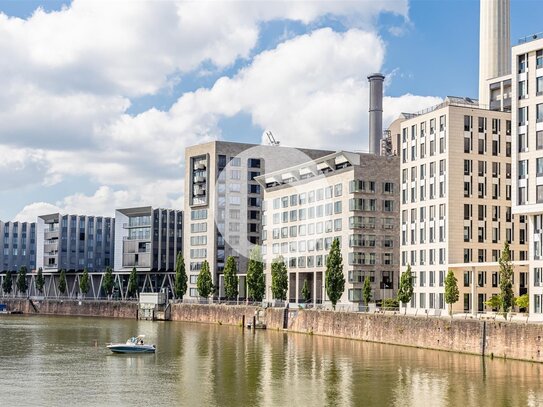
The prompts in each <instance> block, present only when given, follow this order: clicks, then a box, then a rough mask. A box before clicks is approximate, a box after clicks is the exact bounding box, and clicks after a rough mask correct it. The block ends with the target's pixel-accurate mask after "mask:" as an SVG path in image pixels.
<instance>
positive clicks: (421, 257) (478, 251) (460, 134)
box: [399, 98, 528, 313]
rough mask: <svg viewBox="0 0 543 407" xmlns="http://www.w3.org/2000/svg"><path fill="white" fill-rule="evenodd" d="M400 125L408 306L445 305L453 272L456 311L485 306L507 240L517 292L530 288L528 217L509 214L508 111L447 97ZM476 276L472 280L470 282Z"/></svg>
mask: <svg viewBox="0 0 543 407" xmlns="http://www.w3.org/2000/svg"><path fill="white" fill-rule="evenodd" d="M406 117H408V118H406V119H405V120H403V121H402V122H401V125H400V131H401V134H400V143H401V146H400V147H399V151H400V155H401V172H402V180H401V182H402V184H401V239H400V244H401V271H402V272H403V271H405V269H406V267H407V265H408V264H410V265H411V267H412V273H413V276H414V277H415V279H414V281H415V295H414V296H413V299H412V301H411V304H410V305H409V307H410V308H412V309H415V308H416V309H424V310H426V312H436V313H439V312H440V310H444V309H445V308H446V304H445V301H444V280H445V277H446V273H447V272H448V270H454V272H455V275H456V277H457V279H458V285H459V288H460V300H459V301H458V302H457V303H455V304H454V306H453V309H454V310H455V311H474V310H477V311H480V312H482V311H485V310H487V308H486V306H485V305H484V301H486V300H488V299H489V298H490V297H491V296H492V295H494V294H497V293H498V292H499V287H498V283H497V282H498V269H499V267H498V264H497V261H498V258H499V255H500V251H501V250H502V248H503V245H504V243H505V242H506V241H508V242H510V244H511V250H512V256H513V259H514V260H515V262H516V263H517V266H516V267H515V279H514V283H515V288H514V289H515V293H516V295H519V293H524V292H525V291H526V290H527V287H528V280H527V273H526V271H527V270H526V267H525V266H524V265H523V264H525V263H526V260H527V250H528V247H527V244H526V243H527V229H526V228H527V226H526V225H527V222H526V218H525V217H523V216H513V215H512V213H511V193H512V191H511V122H510V118H511V114H510V113H508V112H499V111H490V110H486V109H482V108H478V105H477V102H473V101H471V100H469V99H459V98H448V99H447V100H446V101H445V102H444V103H442V104H441V105H438V106H436V107H434V108H432V109H428V111H426V112H423V113H421V114H417V115H410V116H406ZM473 280H475V284H474V281H473Z"/></svg>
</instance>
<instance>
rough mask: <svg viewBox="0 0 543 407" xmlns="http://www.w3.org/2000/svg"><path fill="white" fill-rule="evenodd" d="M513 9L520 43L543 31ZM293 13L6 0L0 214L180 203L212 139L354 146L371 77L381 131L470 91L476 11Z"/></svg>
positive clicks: (316, 7) (387, 5)
mask: <svg viewBox="0 0 543 407" xmlns="http://www.w3.org/2000/svg"><path fill="white" fill-rule="evenodd" d="M511 3H512V4H511V20H512V21H511V40H512V43H513V44H515V43H516V41H517V39H518V38H520V37H521V36H524V35H529V34H532V33H534V32H538V31H543V20H541V16H542V15H543V2H541V1H536V0H513V1H512V2H511ZM129 4H130V9H128V8H127V5H129ZM136 4H137V6H135V5H136ZM298 4H299V3H298ZM301 4H302V5H303V6H304V7H297V6H296V5H292V4H290V3H281V2H270V3H260V4H259V5H258V6H256V4H255V3H251V2H242V3H235V2H225V3H219V2H209V3H205V2H204V3H202V2H200V3H198V4H197V3H189V5H188V6H187V5H186V4H183V3H181V4H177V3H174V2H166V1H162V2H147V3H145V2H137V3H128V2H109V3H108V2H81V1H77V2H75V3H73V4H71V3H70V2H65V1H52V0H48V1H5V0H4V1H2V0H0V12H1V13H3V15H1V14H0V34H1V35H5V36H9V41H7V43H8V44H1V43H0V53H1V54H2V55H4V56H7V57H6V60H9V61H10V63H9V64H4V65H2V64H1V63H0V78H3V79H0V86H2V88H3V89H8V91H7V92H5V93H6V95H5V96H4V98H2V97H0V112H2V110H3V112H2V113H0V154H2V155H4V156H5V157H6V158H7V161H6V160H5V162H4V164H3V165H2V163H0V177H2V178H4V179H6V180H10V182H7V183H4V187H0V202H2V204H1V205H0V219H2V220H9V219H13V218H15V217H17V218H18V219H32V218H33V217H35V215H36V213H44V212H51V211H55V210H62V211H71V212H82V213H83V212H88V213H95V214H110V215H111V214H112V212H113V209H114V208H115V207H119V206H131V205H140V204H152V205H156V206H172V207H181V206H182V198H183V179H182V177H183V162H182V152H183V149H184V147H186V146H187V145H191V144H194V143H198V142H201V141H205V140H211V139H214V138H222V139H227V140H234V141H247V142H254V143H259V142H260V141H261V139H260V138H261V134H262V132H263V130H264V129H272V130H273V131H274V133H275V134H276V135H277V137H278V138H279V139H281V141H282V142H283V144H289V145H299V144H302V145H314V146H318V147H327V148H345V149H351V150H360V149H363V146H362V145H360V143H361V142H362V143H363V140H364V139H365V137H366V132H367V130H366V128H367V120H366V117H365V116H366V112H367V96H366V94H367V85H366V83H365V77H366V76H367V74H369V73H371V72H372V71H374V70H380V71H382V72H384V73H385V74H386V75H387V76H388V78H387V86H386V89H385V95H386V96H387V97H388V98H387V99H386V100H385V120H388V121H390V120H391V119H392V118H393V117H395V115H397V114H398V113H399V112H400V111H403V110H418V109H421V108H424V107H427V106H428V105H431V104H433V103H436V101H438V100H439V98H443V97H445V96H447V95H456V96H471V97H476V96H477V72H478V66H477V65H478V25H479V11H478V9H479V2H478V1H476V0H453V1H449V0H440V1H437V0H425V1H421V0H414V1H409V2H407V1H404V0H397V1H396V0H392V1H389V2H375V1H374V2H372V1H359V2H335V3H329V4H328V3H324V2H317V3H310V2H304V3H301ZM38 7H40V8H41V9H42V11H40V12H36V9H37V8H38ZM206 7H208V8H209V10H206ZM174 9H176V10H177V11H178V12H177V13H175V12H172V10H174ZM218 9H219V10H218ZM406 10H408V11H406ZM176 15H177V16H178V17H179V21H176V20H175V18H176V17H175V16H176ZM203 16H205V18H204V17H203ZM93 18H94V19H95V20H93ZM2 33H3V34H2ZM6 38H7V37H6ZM4 48H5V49H4ZM306 81H307V83H305V82H306ZM323 105H324V106H327V108H326V110H327V112H326V113H327V114H326V115H323V114H322V106H323ZM319 106H321V107H319ZM328 107H329V108H328ZM135 140H136V141H137V142H135ZM330 143H332V144H333V145H330ZM135 145H140V146H145V147H143V148H136V147H135Z"/></svg>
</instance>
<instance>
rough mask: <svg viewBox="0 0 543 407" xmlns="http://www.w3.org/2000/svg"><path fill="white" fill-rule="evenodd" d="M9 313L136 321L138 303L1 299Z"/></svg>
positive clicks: (0, 301)
mask: <svg viewBox="0 0 543 407" xmlns="http://www.w3.org/2000/svg"><path fill="white" fill-rule="evenodd" d="M0 303H3V304H7V309H8V310H9V311H20V312H22V313H23V314H44V315H73V316H98V317H110V318H131V319H136V317H137V312H138V303H137V302H134V301H94V300H69V299H63V300H55V299H47V300H36V299H32V300H28V299H26V298H1V299H0Z"/></svg>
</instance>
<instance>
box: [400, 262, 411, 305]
mask: <svg viewBox="0 0 543 407" xmlns="http://www.w3.org/2000/svg"><path fill="white" fill-rule="evenodd" d="M411 297H413V278H412V276H411V265H410V264H408V265H407V270H406V271H404V272H403V273H402V275H401V277H400V288H398V301H400V302H402V303H404V304H407V303H408V302H409V301H411Z"/></svg>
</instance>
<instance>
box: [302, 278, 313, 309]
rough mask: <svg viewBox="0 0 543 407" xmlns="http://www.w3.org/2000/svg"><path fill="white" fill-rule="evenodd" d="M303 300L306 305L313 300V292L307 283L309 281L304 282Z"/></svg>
mask: <svg viewBox="0 0 543 407" xmlns="http://www.w3.org/2000/svg"><path fill="white" fill-rule="evenodd" d="M302 298H303V299H304V303H306V304H307V303H308V302H309V300H310V299H311V291H310V290H309V283H308V282H307V279H305V280H304V285H303V286H302Z"/></svg>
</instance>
